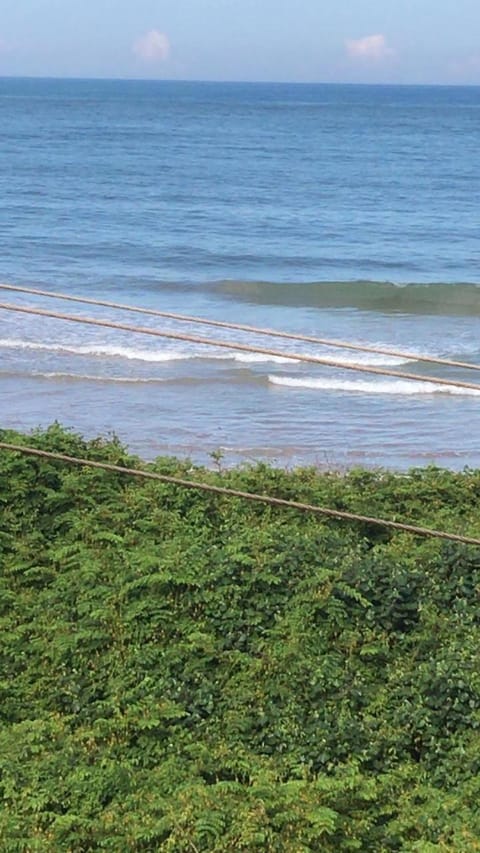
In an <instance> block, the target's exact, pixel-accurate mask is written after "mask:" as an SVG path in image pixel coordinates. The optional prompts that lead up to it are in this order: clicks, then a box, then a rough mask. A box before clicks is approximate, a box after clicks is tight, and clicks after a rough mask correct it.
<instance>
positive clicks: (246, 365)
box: [0, 79, 480, 469]
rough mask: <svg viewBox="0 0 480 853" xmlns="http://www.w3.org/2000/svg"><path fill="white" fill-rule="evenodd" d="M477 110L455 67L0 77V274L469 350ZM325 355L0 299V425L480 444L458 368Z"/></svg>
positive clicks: (303, 459) (131, 437)
mask: <svg viewBox="0 0 480 853" xmlns="http://www.w3.org/2000/svg"><path fill="white" fill-rule="evenodd" d="M479 122H480V88H477V87H396V86H333V85H286V84H268V85H267V84H216V83H176V82H175V83H173V82H172V83H168V82H148V81H92V80H89V81H86V80H85V81H82V80H63V81H58V80H38V79H35V80H34V79H0V198H1V205H0V281H3V282H6V283H10V284H17V285H27V286H34V287H35V286H37V287H43V288H49V289H53V290H58V291H62V292H65V293H69V294H78V295H83V296H89V297H93V298H95V297H100V298H102V297H104V298H107V299H109V300H118V301H121V302H128V303H131V304H136V305H140V306H144V307H152V308H157V309H160V310H165V311H177V312H182V313H188V314H191V315H198V316H203V317H207V318H214V319H222V320H233V321H237V322H243V323H250V324H255V325H263V326H270V327H273V328H278V329H284V330H287V331H290V332H299V333H303V334H309V335H317V336H321V337H329V338H338V339H343V340H346V339H349V340H353V341H356V342H363V343H368V344H373V345H375V344H377V345H381V346H387V347H388V346H391V347H395V348H397V349H399V348H400V349H406V350H409V351H413V352H415V353H418V354H419V355H420V354H429V355H439V356H443V357H451V358H456V359H461V360H463V361H470V362H473V363H476V364H480V335H479V332H480V272H479V261H480V251H479V240H478V233H479V225H480V222H479V214H478V198H479V197H480V177H479V171H478V150H479V147H480V123H479ZM0 301H1V302H15V303H16V304H33V305H37V306H40V307H50V308H52V309H56V310H63V311H71V312H73V311H78V312H79V311H81V310H82V311H84V313H86V314H88V315H89V316H102V317H108V318H111V319H114V320H119V321H122V322H131V323H136V322H138V323H140V324H141V325H144V326H145V325H150V326H152V327H154V328H164V329H165V328H166V329H171V330H178V331H187V332H190V333H197V334H198V333H200V334H204V333H205V329H203V330H202V329H198V328H197V327H194V326H193V325H192V324H187V326H186V327H185V326H184V325H182V326H180V325H179V324H178V323H174V321H171V320H168V321H166V320H160V319H158V318H152V317H145V316H143V317H141V318H139V317H138V316H137V317H136V316H135V315H125V314H124V313H120V312H117V311H113V310H107V309H101V308H95V309H93V308H88V309H86V308H80V306H79V307H78V308H77V307H75V306H72V305H71V304H70V305H68V306H67V307H65V304H63V303H60V302H58V301H51V302H50V304H49V306H47V305H46V303H45V300H39V299H36V298H35V297H32V296H29V297H27V296H20V295H15V296H12V294H9V293H8V292H6V291H5V292H3V291H1V290H0ZM211 335H212V336H214V337H216V338H222V339H227V338H228V339H235V340H238V341H242V342H248V343H255V342H257V343H258V344H259V345H260V346H267V347H268V346H272V345H274V346H275V347H276V348H277V349H278V348H281V349H283V350H288V351H292V350H295V351H297V352H309V353H314V354H317V355H320V356H322V355H323V356H330V357H333V356H335V357H339V351H338V350H336V349H333V348H328V347H327V348H325V347H322V348H320V347H313V346H312V345H307V344H293V343H292V342H289V343H288V344H285V343H283V344H280V343H277V342H274V343H272V341H271V340H270V341H269V340H268V339H264V338H259V339H256V340H255V341H254V340H253V339H252V338H251V336H248V335H246V334H241V333H231V332H227V331H226V330H221V331H219V330H215V331H212V332H211ZM340 357H341V358H342V359H343V361H344V364H345V369H343V370H338V369H337V370H333V369H331V368H326V367H320V366H316V365H311V364H300V363H295V362H292V361H291V360H287V359H285V360H282V359H273V358H268V357H267V356H254V355H250V354H246V353H231V354H229V353H228V352H227V351H226V350H223V349H220V348H213V349H211V348H205V347H202V346H200V345H198V344H188V343H186V342H177V341H172V340H162V339H159V338H150V337H146V336H140V335H137V334H133V333H127V332H118V331H114V330H106V329H94V328H92V327H86V326H85V327H84V326H79V325H77V324H68V323H66V322H63V321H59V320H53V319H45V318H38V317H33V316H27V315H21V314H16V313H14V312H10V311H7V310H4V309H2V310H0V406H1V410H0V425H1V426H4V427H6V426H13V427H16V428H21V429H30V428H32V427H35V426H37V425H40V424H46V423H50V422H51V421H52V420H54V419H59V420H61V421H62V422H63V423H65V424H67V425H69V426H72V427H74V428H76V429H79V430H81V431H82V432H85V433H87V434H88V435H93V434H98V433H105V432H107V431H111V430H114V431H115V432H116V433H117V434H119V435H120V437H121V438H122V439H123V440H125V441H126V442H127V443H128V444H129V446H130V447H131V448H132V449H133V450H135V451H138V452H140V453H142V454H143V455H145V456H147V457H152V456H154V455H157V454H159V453H165V452H168V453H176V454H179V455H182V456H183V455H189V456H191V457H193V458H194V459H195V460H200V461H204V460H206V459H207V460H208V454H209V453H210V452H211V451H212V450H217V449H219V448H220V449H223V450H224V453H225V457H226V461H227V463H229V462H235V461H238V460H241V459H248V460H251V459H259V458H268V459H272V460H275V461H277V462H279V463H280V464H298V463H315V464H320V465H324V464H326V465H341V466H343V465H353V464H368V465H388V466H390V467H394V468H400V469H402V468H405V467H408V466H409V465H418V464H425V463H428V462H437V463H439V464H444V465H448V466H450V467H456V468H458V467H463V466H464V465H475V466H477V465H480V447H479V442H478V439H477V436H478V435H479V434H480V406H479V403H480V400H479V397H478V394H476V393H475V392H474V391H470V390H468V389H463V390H462V389H457V390H456V391H455V392H453V391H452V389H448V388H447V387H441V388H439V387H438V386H434V385H431V384H428V383H427V382H424V383H416V382H413V381H408V380H397V379H395V378H390V377H380V376H373V375H370V374H358V373H355V372H352V371H350V370H348V369H347V367H348V365H349V364H352V363H360V364H361V363H367V364H373V365H377V366H380V367H381V366H385V367H391V368H392V369H395V368H397V369H399V370H401V369H404V370H409V371H412V370H413V371H414V372H417V373H422V374H425V375H427V376H428V375H433V374H435V375H438V376H441V377H444V378H445V379H447V378H448V377H452V378H460V379H465V380H467V381H473V382H475V381H478V383H479V384H480V375H479V374H478V373H475V372H473V371H472V372H468V373H467V372H464V371H460V370H458V369H457V370H456V371H455V370H453V371H452V370H451V369H448V370H447V369H446V368H439V367H436V368H434V367H433V366H426V365H422V364H421V363H420V362H418V363H417V362H415V363H413V365H412V363H411V362H408V363H402V360H401V359H394V358H390V357H386V356H374V355H369V354H359V353H352V352H348V351H346V352H343V353H342V354H341V356H340ZM477 376H478V380H477V379H476V377H477Z"/></svg>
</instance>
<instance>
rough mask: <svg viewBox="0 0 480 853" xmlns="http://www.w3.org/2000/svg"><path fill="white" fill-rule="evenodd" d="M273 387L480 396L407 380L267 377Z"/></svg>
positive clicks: (460, 389)
mask: <svg viewBox="0 0 480 853" xmlns="http://www.w3.org/2000/svg"><path fill="white" fill-rule="evenodd" d="M268 381H269V382H271V383H272V384H273V385H284V386H288V387H289V388H311V389H315V390H320V391H347V392H356V393H357V394H401V395H412V394H460V395H466V396H472V397H477V396H480V391H475V390H474V389H473V388H456V387H455V386H452V385H436V384H435V383H434V382H415V381H413V380H412V381H411V380H408V379H391V380H390V379H388V380H368V379H358V380H351V379H320V378H319V379H315V378H313V377H306V378H305V379H298V378H295V377H293V376H269V377H268Z"/></svg>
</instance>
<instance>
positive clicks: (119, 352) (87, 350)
mask: <svg viewBox="0 0 480 853" xmlns="http://www.w3.org/2000/svg"><path fill="white" fill-rule="evenodd" d="M0 347H3V348H4V349H23V350H36V351H43V352H58V353H67V354H69V355H86V356H99V357H105V356H107V357H110V358H126V359H129V360H135V361H150V362H163V361H176V360H182V359H185V358H191V356H190V355H188V354H187V353H183V352H177V351H171V350H170V351H159V350H147V349H145V350H142V349H133V348H131V347H118V346H111V345H109V344H96V343H91V344H70V343H58V344H46V343H40V342H38V341H23V340H15V339H11V338H7V339H4V340H0Z"/></svg>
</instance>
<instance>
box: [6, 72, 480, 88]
mask: <svg viewBox="0 0 480 853" xmlns="http://www.w3.org/2000/svg"><path fill="white" fill-rule="evenodd" d="M0 80H52V81H53V80H56V81H66V82H69V81H70V82H87V81H90V82H98V83H100V82H102V83H190V84H200V85H205V84H211V85H215V84H216V85H232V86H235V85H237V86H358V87H367V86H379V87H385V88H388V87H393V86H395V87H398V88H449V89H465V88H472V89H475V88H476V89H478V88H480V83H440V82H436V83H404V82H392V81H390V82H362V81H342V80H337V81H332V80H328V81H322V80H232V79H220V78H203V79H202V78H177V77H128V76H127V77H108V76H103V77H102V76H96V75H92V76H83V75H63V76H60V75H52V74H0Z"/></svg>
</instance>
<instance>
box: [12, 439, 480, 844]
mask: <svg viewBox="0 0 480 853" xmlns="http://www.w3.org/2000/svg"><path fill="white" fill-rule="evenodd" d="M0 437H1V439H2V440H10V441H12V440H14V441H17V442H22V443H25V444H35V445H36V446H39V447H41V448H44V449H48V450H59V451H62V452H65V453H71V454H74V455H78V456H82V455H87V456H88V457H91V458H95V459H103V460H108V461H113V462H116V463H119V464H132V463H135V461H136V460H134V459H132V458H131V457H129V456H127V454H126V452H125V451H124V450H123V448H122V447H121V446H120V445H119V444H118V443H117V442H115V441H112V442H103V441H96V442H84V441H83V440H82V439H80V438H78V437H77V436H75V435H72V434H70V433H67V432H64V431H62V430H61V429H60V428H59V427H57V426H54V427H52V428H51V429H49V430H47V431H46V432H44V433H39V434H37V435H35V436H34V437H33V438H32V437H31V436H30V437H28V438H27V437H22V436H18V435H17V434H14V433H11V432H5V431H4V432H3V433H2V432H0ZM153 468H154V469H155V470H157V471H160V472H162V473H165V472H168V473H175V474H178V475H181V476H185V475H186V472H188V474H187V476H189V477H191V478H198V479H210V480H212V481H215V482H218V481H221V482H222V483H223V484H226V485H229V486H233V487H236V488H241V489H246V490H249V491H257V492H265V493H270V494H275V495H277V496H280V497H285V498H295V499H297V500H303V501H309V502H312V503H322V504H324V505H330V506H333V507H337V508H342V509H345V508H346V509H350V510H353V511H356V512H361V513H367V514H369V515H374V514H379V515H382V516H384V517H390V518H397V519H403V520H410V521H413V522H414V523H419V524H425V525H428V526H434V527H437V528H444V529H447V530H450V531H452V532H464V533H470V534H471V535H476V536H479V535H480V516H479V503H480V472H465V473H463V474H455V473H450V472H446V471H443V470H440V469H434V468H431V469H426V470H423V471H412V472H411V473H410V475H409V476H408V477H405V476H395V475H393V474H391V473H387V472H366V471H354V472H351V473H350V474H347V475H345V476H339V475H335V474H319V473H318V472H315V471H314V470H310V469H308V470H299V471H296V472H292V473H288V472H285V471H278V470H274V469H271V468H268V467H266V466H264V465H259V466H257V467H254V468H249V469H243V470H241V469H237V470H234V471H228V472H224V473H222V474H219V473H213V472H207V471H204V470H194V471H192V470H190V471H189V470H188V469H189V465H188V464H185V463H181V462H178V461H176V460H171V459H159V460H157V462H156V463H155V465H154V466H153ZM0 512H1V523H0V620H1V642H0V796H1V805H0V839H1V840H0V850H2V851H8V853H14V851H15V853H17V851H18V853H24V851H48V853H50V851H51V852H52V853H57V851H58V852H59V853H62V852H63V851H72V853H82V851H93V850H108V851H126V850H129V851H130V850H131V851H157V850H159V851H172V853H206V851H212V853H213V851H222V852H223V851H267V853H273V851H275V853H302V851H305V853H306V851H353V850H359V851H422V853H429V851H435V850H439V851H457V850H458V851H474V850H480V841H479V839H480V813H479V809H478V803H479V802H480V778H479V769H480V737H479V724H480V655H479V645H480V609H479V605H480V548H476V547H473V546H461V545H457V544H452V543H448V542H442V541H440V540H430V539H420V538H416V537H412V536H410V535H405V534H398V533H395V534H392V533H390V532H386V531H385V530H382V529H381V528H377V527H369V526H365V525H360V524H345V523H340V522H337V521H330V520H327V519H325V520H322V519H320V518H318V517H313V516H309V515H308V514H301V513H299V512H295V511H290V510H280V509H274V508H271V507H265V506H262V505H258V504H250V503H245V502H243V501H241V500H236V499H234V500H232V499H229V498H223V497H217V496H212V495H208V494H204V493H197V492H194V491H186V490H181V489H179V488H174V487H172V486H166V485H163V484H161V483H157V482H152V481H141V480H135V479H133V478H126V477H124V476H121V475H115V474H111V473H106V472H102V471H96V470H87V469H79V468H73V467H69V466H67V465H65V464H62V463H54V462H50V461H43V460H39V459H34V458H29V457H25V456H24V457H22V456H19V455H16V454H12V453H7V452H4V451H0Z"/></svg>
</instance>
